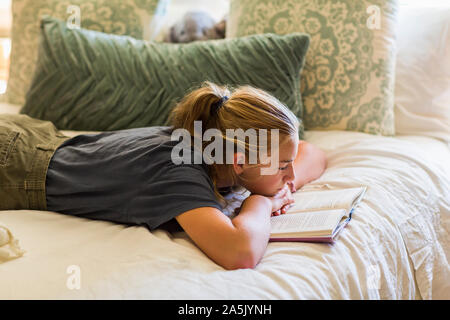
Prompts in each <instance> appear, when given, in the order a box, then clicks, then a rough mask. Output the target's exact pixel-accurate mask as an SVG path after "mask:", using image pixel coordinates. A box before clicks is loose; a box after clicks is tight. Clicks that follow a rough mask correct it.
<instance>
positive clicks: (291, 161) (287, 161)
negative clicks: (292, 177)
mask: <svg viewBox="0 0 450 320" xmlns="http://www.w3.org/2000/svg"><path fill="white" fill-rule="evenodd" d="M292 161H294V160H281V161H280V162H292Z"/></svg>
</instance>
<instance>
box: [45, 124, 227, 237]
mask: <svg viewBox="0 0 450 320" xmlns="http://www.w3.org/2000/svg"><path fill="white" fill-rule="evenodd" d="M171 133H172V128H171V127H146V128H136V129H127V130H118V131H110V132H102V133H98V134H83V135H78V136H75V137H73V138H71V139H69V140H67V141H65V142H64V143H63V144H62V145H61V146H60V147H59V148H58V149H57V150H56V152H55V154H54V155H53V157H52V159H51V161H50V164H49V167H48V172H47V180H46V197H47V209H48V210H49V211H55V212H60V213H65V214H70V215H75V216H80V217H84V218H90V219H98V220H107V221H112V222H117V223H123V224H129V225H144V226H147V227H148V228H149V229H150V230H153V229H155V228H157V227H159V226H160V225H162V224H163V223H166V222H169V220H171V219H173V218H175V217H176V216H178V215H179V214H181V213H183V212H185V211H188V210H191V209H195V208H199V207H215V208H217V209H219V210H222V206H221V205H220V202H219V201H218V200H217V198H216V196H215V194H214V191H213V184H212V181H211V179H210V177H209V176H208V173H207V167H206V165H204V164H179V165H176V164H174V163H173V162H172V160H171V152H172V149H173V147H174V146H175V145H177V144H178V143H179V142H178V141H171V140H170V135H171Z"/></svg>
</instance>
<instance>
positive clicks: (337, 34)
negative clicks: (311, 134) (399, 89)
mask: <svg viewBox="0 0 450 320" xmlns="http://www.w3.org/2000/svg"><path fill="white" fill-rule="evenodd" d="M397 11H398V4H397V1H396V0H358V1H354V0H334V1H328V0H327V1H325V0H283V1H279V0H245V1H239V0H231V8H230V15H229V20H228V24H227V38H232V37H241V36H245V35H249V34H255V33H270V32H274V33H278V34H287V33H291V32H304V33H308V34H310V36H311V43H310V48H309V50H308V53H307V55H306V64H305V67H304V69H303V72H302V76H301V89H300V90H301V94H302V98H303V103H304V110H303V115H304V116H303V121H304V125H305V129H307V130H351V131H361V132H366V133H371V134H379V135H388V136H390V135H394V134H395V128H394V123H395V122H394V112H393V110H394V104H393V100H394V92H393V89H394V78H395V74H394V72H395V23H396V19H397Z"/></svg>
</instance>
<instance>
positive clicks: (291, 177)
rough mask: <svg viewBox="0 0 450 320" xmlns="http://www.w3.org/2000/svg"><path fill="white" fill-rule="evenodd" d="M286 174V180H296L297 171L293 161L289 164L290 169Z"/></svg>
mask: <svg viewBox="0 0 450 320" xmlns="http://www.w3.org/2000/svg"><path fill="white" fill-rule="evenodd" d="M286 171H287V172H286V175H285V176H284V182H289V181H294V180H295V171H294V166H293V165H292V163H291V164H290V165H289V169H288V170H286Z"/></svg>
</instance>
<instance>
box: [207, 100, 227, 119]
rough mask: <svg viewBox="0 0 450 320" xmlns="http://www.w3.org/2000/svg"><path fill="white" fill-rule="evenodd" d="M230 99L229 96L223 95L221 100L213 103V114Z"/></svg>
mask: <svg viewBox="0 0 450 320" xmlns="http://www.w3.org/2000/svg"><path fill="white" fill-rule="evenodd" d="M227 100H228V96H223V97H221V98H220V100H219V101H217V102H215V103H213V104H212V105H211V115H214V114H216V113H217V111H219V109H220V108H221V107H222V106H223V104H224V103H225V102H226V101H227Z"/></svg>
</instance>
